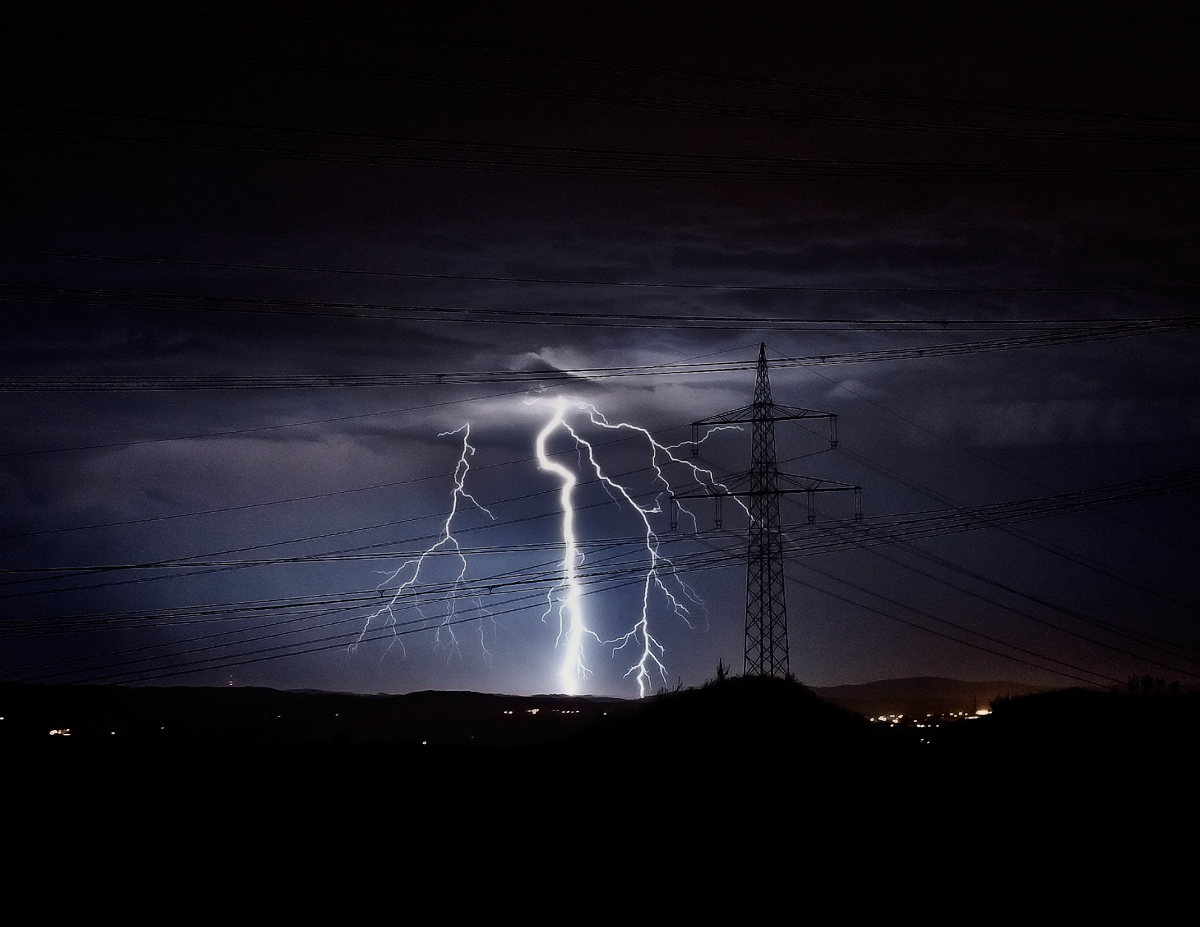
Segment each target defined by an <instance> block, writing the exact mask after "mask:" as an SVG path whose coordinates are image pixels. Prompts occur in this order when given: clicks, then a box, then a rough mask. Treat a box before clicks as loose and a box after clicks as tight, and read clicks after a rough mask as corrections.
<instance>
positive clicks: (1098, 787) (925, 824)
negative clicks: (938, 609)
mask: <svg viewBox="0 0 1200 927" xmlns="http://www.w3.org/2000/svg"><path fill="white" fill-rule="evenodd" d="M1197 701H1198V699H1197V698H1196V697H1195V696H1194V695H1189V694H1176V695H1171V694H1166V693H1163V694H1142V693H1138V694H1130V693H1119V692H1092V691H1087V692H1085V691H1079V690H1066V691H1061V692H1048V693H1042V694H1035V695H1028V696H1020V697H1015V698H1011V699H1007V700H1000V701H997V703H996V709H997V710H995V711H994V712H993V714H992V715H990V716H988V717H985V718H980V719H978V720H972V721H961V722H956V723H953V724H949V725H942V726H941V727H938V728H920V727H915V726H913V727H902V726H901V727H891V726H889V725H888V724H880V723H878V722H876V723H872V722H869V721H867V720H866V719H865V718H864V717H862V716H861V715H858V714H855V713H853V712H851V711H849V710H848V709H845V708H842V707H838V706H836V705H834V704H832V703H830V702H827V701H824V700H822V699H820V698H818V697H817V696H816V695H815V694H814V693H813V692H812V691H811V690H809V689H807V688H805V687H803V686H801V685H798V684H796V683H791V682H787V681H782V680H761V679H745V678H730V679H726V680H723V681H721V682H716V683H710V684H709V685H707V686H704V687H702V688H699V689H695V690H687V691H681V692H676V693H671V694H666V695H662V696H658V697H655V698H652V699H648V700H645V701H642V702H628V701H615V700H601V699H590V698H564V697H556V696H541V697H530V698H526V697H510V696H495V695H479V694H473V693H458V692H425V693H415V694H412V695H405V696H372V697H368V696H351V695H334V694H327V693H287V692H277V691H271V690H261V689H260V690H255V689H186V688H172V689H153V688H138V689H122V688H117V687H96V688H70V687H16V686H5V687H0V702H2V703H3V704H2V705H0V714H2V715H3V719H4V720H3V721H0V729H2V731H3V735H2V740H0V756H2V761H3V770H4V774H3V784H4V787H5V792H4V794H5V795H6V798H7V812H8V813H7V821H8V824H9V828H8V831H7V836H8V845H9V846H10V847H17V848H19V853H18V856H19V857H20V860H19V863H18V866H19V867H21V866H23V867H25V869H24V870H22V871H36V872H43V873H44V872H47V871H49V872H55V873H77V872H80V871H87V872H89V873H93V874H94V875H95V878H96V880H97V881H99V882H102V883H103V885H104V886H105V891H109V890H110V889H109V887H108V886H109V885H110V883H111V885H112V886H113V888H112V889H111V890H113V891H117V892H119V893H122V894H121V895H120V896H121V897H124V893H126V892H127V891H140V888H139V887H140V886H143V885H145V884H146V883H147V882H148V881H154V879H157V878H160V877H165V878H171V879H175V880H182V881H183V883H184V884H186V885H187V886H188V893H189V894H188V897H189V898H192V897H193V896H194V895H195V893H196V892H197V891H199V894H200V895H206V894H208V893H210V892H214V891H215V892H218V893H222V892H225V891H227V889H228V887H229V886H230V885H235V884H236V885H244V884H247V885H251V886H254V888H253V890H254V891H255V892H257V893H258V894H259V896H263V895H265V896H267V897H272V898H274V897H277V895H278V893H279V892H281V891H283V890H284V889H283V888H282V887H281V886H286V893H287V894H286V898H287V904H288V905H290V906H291V907H292V908H293V909H300V910H303V908H304V906H305V904H306V903H305V901H304V899H305V898H307V897H308V892H310V891H312V890H325V891H334V892H335V893H340V892H342V891H348V892H350V893H354V892H356V891H358V890H359V884H358V883H359V882H360V881H365V883H366V884H368V885H370V886H373V887H374V889H376V890H377V889H379V887H380V886H382V887H385V888H386V887H390V886H397V887H408V888H414V887H416V888H420V889H421V890H422V891H423V890H426V889H428V890H431V891H433V890H436V891H437V892H439V893H441V894H442V895H444V896H445V897H446V898H447V900H454V898H455V897H456V896H457V894H459V893H460V892H461V893H465V895H464V897H468V898H469V897H471V896H472V895H473V894H474V893H476V892H477V891H478V890H477V889H475V888H472V887H471V886H472V884H473V882H474V881H475V879H477V878H478V877H479V876H480V875H484V874H490V875H491V876H492V877H495V878H498V879H499V880H500V881H502V882H504V883H506V884H511V885H514V886H515V885H517V884H524V880H533V883H532V884H534V885H544V884H547V883H548V882H551V881H558V880H560V879H562V878H564V877H568V876H569V877H571V878H574V879H583V880H586V882H587V884H588V885H590V886H593V887H594V888H597V889H599V888H603V889H604V890H605V891H606V892H607V891H609V890H610V889H611V886H613V885H614V884H616V885H621V884H624V882H625V881H626V880H629V879H634V880H635V881H637V880H639V879H643V878H648V877H650V876H657V875H659V874H661V873H662V872H664V871H671V872H675V873H676V875H675V876H674V877H673V879H674V880H675V882H676V883H680V880H683V882H682V883H680V884H677V885H676V887H675V888H673V889H672V890H671V891H672V894H671V896H670V897H672V898H677V897H681V896H680V895H679V894H678V893H679V892H681V891H682V892H684V896H685V897H687V898H688V899H690V903H700V904H701V905H703V904H705V903H706V902H705V899H708V898H713V897H719V898H726V899H730V898H736V897H739V896H740V895H741V894H742V893H744V892H745V891H746V890H747V886H750V885H753V884H756V882H757V883H761V881H762V880H763V879H767V880H769V884H771V885H777V886H783V887H790V888H788V889H787V890H788V891H793V890H794V891H800V890H801V889H803V890H804V891H807V892H810V893H814V894H815V895H822V893H827V891H829V890H830V889H829V885H828V884H826V881H825V880H826V879H827V878H834V879H835V880H836V882H837V884H841V885H842V886H843V888H842V889H840V890H839V891H841V893H842V894H841V895H839V897H841V898H842V899H843V900H853V893H852V894H851V895H847V894H845V892H846V891H848V889H846V888H845V885H846V884H850V883H857V882H861V883H862V884H863V885H872V884H875V883H876V882H877V881H878V880H879V879H883V880H885V881H888V882H890V884H892V885H893V886H894V887H895V886H896V884H897V883H898V882H899V881H903V882H904V883H905V885H904V892H909V891H911V890H913V888H912V887H913V886H921V887H922V891H924V887H925V886H927V885H929V884H931V883H930V880H933V883H934V884H936V883H937V882H939V881H940V880H944V879H950V880H953V881H956V882H957V881H962V882H964V883H966V884H974V883H976V882H977V881H978V880H988V881H989V887H988V889H987V892H988V897H989V898H991V899H995V898H997V897H1000V896H1005V897H1008V896H1009V895H1011V893H1012V892H1013V891H1014V890H1016V889H1014V888H1013V887H1014V886H1020V889H1019V891H1018V892H1017V895H1014V896H1012V897H1013V899H1014V900H1019V898H1021V897H1025V895H1026V894H1028V893H1030V892H1034V890H1035V888H1036V890H1037V893H1044V892H1045V891H1053V892H1055V893H1057V895H1058V896H1060V897H1067V896H1070V897H1074V896H1075V895H1076V894H1077V893H1078V892H1079V891H1081V890H1082V889H1080V887H1079V884H1080V883H1078V882H1077V881H1072V880H1071V879H1068V880H1067V881H1063V879H1064V876H1063V871H1064V870H1062V869H1061V867H1060V863H1061V862H1063V861H1064V860H1066V859H1070V860H1071V861H1072V863H1071V865H1072V866H1074V867H1075V868H1076V870H1078V871H1079V872H1084V871H1087V872H1092V871H1096V870H1094V869H1092V868H1090V867H1094V866H1096V865H1097V864H1101V865H1106V866H1115V868H1116V869H1117V870H1118V871H1119V872H1120V873H1121V878H1122V879H1123V880H1124V881H1123V882H1122V883H1121V884H1123V885H1125V886H1126V887H1128V888H1135V889H1136V890H1137V891H1138V892H1141V891H1142V890H1143V886H1145V885H1148V884H1150V883H1149V882H1146V881H1144V880H1146V879H1150V880H1151V881H1154V880H1161V879H1163V878H1165V877H1166V876H1167V874H1168V873H1170V872H1174V870H1173V869H1172V868H1171V867H1173V866H1178V865H1185V860H1186V858H1187V857H1186V856H1181V855H1178V854H1176V853H1173V852H1167V851H1165V849H1164V848H1165V847H1167V846H1169V845H1173V843H1174V842H1175V841H1176V840H1177V838H1178V837H1180V835H1183V836H1184V839H1185V840H1190V839H1191V835H1194V832H1195V825H1196V814H1195V809H1196V807H1197V803H1196V799H1195V798H1194V796H1193V782H1192V780H1193V778H1194V776H1193V770H1194V768H1195V764H1196V761H1195V758H1194V752H1195V751H1194V745H1195V744H1196V743H1197V742H1198V740H1197V734H1198V733H1200V721H1198V718H1200V715H1198V713H1197V708H1198V707H1200V706H1198V705H1197ZM52 730H55V731H63V732H65V731H67V730H69V733H56V734H51V733H50V732H51V731H52ZM1083 859H1087V860H1089V861H1090V862H1088V863H1087V867H1089V868H1085V869H1080V868H1079V867H1081V866H1084V864H1083V862H1082V860H1083ZM284 861H286V863H285V862H284ZM1130 861H1136V864H1137V866H1138V867H1139V868H1138V872H1139V873H1140V874H1139V875H1138V877H1137V880H1136V881H1133V882H1131V881H1130V873H1131V872H1132V871H1133V870H1131V869H1130V868H1129V865H1130ZM331 867H332V868H331ZM147 873H155V874H156V875H155V876H154V877H153V878H151V877H150V876H148V875H147ZM197 873H200V874H202V878H201V882H200V883H195V882H194V878H195V876H196V874H197ZM281 873H285V874H281ZM899 873H903V875H902V876H901V875H899ZM1001 873H1003V874H1004V875H1003V876H1001ZM1072 878H1074V877H1072ZM1170 878H1172V879H1173V878H1174V876H1171V877H1170ZM114 879H115V880H116V881H115V882H114V881H112V880H114ZM281 880H282V881H281ZM913 880H915V881H913ZM1093 881H1094V882H1097V883H1105V884H1107V877H1104V878H1100V877H1096V878H1094V879H1093ZM1114 884H1115V883H1114ZM1093 888H1094V889H1096V890H1099V888H1098V887H1097V886H1096V885H1094V886H1093ZM239 890H240V889H239ZM514 890H515V889H514ZM1091 890H1092V889H1089V891H1091ZM871 891H875V889H872V890H871ZM1104 891H1106V892H1107V891H1108V888H1107V887H1104ZM998 892H999V893H1000V894H999V895H997V893H998ZM197 897H198V896H197ZM222 897H223V896H222ZM530 897H531V898H532V897H533V896H530ZM904 897H915V896H910V895H904ZM1039 897H1048V896H1045V895H1044V894H1039ZM989 903H990V902H989ZM522 904H523V905H528V904H532V901H528V900H527V901H524V902H522Z"/></svg>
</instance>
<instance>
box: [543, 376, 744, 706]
mask: <svg viewBox="0 0 1200 927" xmlns="http://www.w3.org/2000/svg"><path fill="white" fill-rule="evenodd" d="M572 408H573V409H574V410H578V411H581V412H585V413H586V414H587V417H588V420H589V421H590V422H591V424H592V425H594V426H597V427H600V428H604V429H608V430H611V431H621V430H629V431H632V432H635V433H636V434H638V435H641V436H642V437H643V438H644V439H645V440H646V442H647V443H648V444H649V447H650V466H651V467H652V468H653V470H654V480H655V482H656V483H657V484H659V485H660V489H659V491H658V492H657V493H655V495H654V499H653V502H652V503H651V504H642V503H640V502H638V500H637V499H636V498H635V497H634V494H633V492H632V490H630V489H629V487H627V486H626V485H625V484H623V483H621V482H618V481H617V480H616V479H615V478H613V477H611V476H609V475H608V474H607V473H606V472H605V470H604V468H603V467H602V466H601V464H600V461H599V460H598V459H597V457H596V448H595V445H594V444H593V443H592V442H590V441H588V440H587V439H586V438H585V437H583V435H581V434H580V433H579V432H578V431H577V430H576V429H575V428H574V427H573V426H572V425H571V424H570V423H569V422H568V421H567V417H566V416H567V401H566V399H564V398H562V397H560V398H559V399H558V400H557V401H556V402H555V404H554V414H553V416H552V417H551V419H550V421H549V422H547V424H546V426H545V427H544V428H543V429H542V431H541V432H540V433H539V434H538V437H537V442H536V452H537V460H538V466H539V467H540V468H541V469H542V470H546V471H549V472H552V473H554V474H555V475H557V476H558V477H559V479H560V480H561V481H562V490H561V492H560V494H559V500H560V504H561V507H562V512H563V521H562V524H563V544H564V548H565V550H564V555H563V567H562V568H563V580H562V582H561V583H560V584H559V585H558V586H556V587H555V588H554V589H552V590H551V592H550V594H549V596H550V604H549V607H548V609H547V612H546V613H545V614H544V615H543V619H544V618H545V617H546V615H548V614H549V613H550V612H551V611H553V610H554V604H555V601H556V599H555V596H556V594H557V602H558V615H559V638H558V642H559V644H560V646H565V649H566V655H565V658H564V661H563V665H562V669H561V672H560V678H561V680H562V682H563V685H564V687H565V689H566V691H567V692H568V693H570V694H574V693H575V692H576V691H577V690H578V687H579V684H580V682H581V681H582V679H583V677H584V676H586V675H588V669H587V665H586V663H585V660H584V656H583V643H584V640H585V639H586V638H588V637H591V638H593V639H594V640H596V641H598V642H599V643H602V644H604V645H606V646H610V647H611V648H612V653H613V656H615V655H616V654H617V653H618V652H620V651H623V650H625V649H626V648H629V649H630V650H632V651H633V652H635V653H636V655H637V656H636V659H635V661H634V663H633V665H632V666H631V667H630V668H629V670H628V671H627V672H626V673H625V676H626V678H628V677H629V676H633V677H634V678H635V681H636V682H637V686H638V694H639V696H644V695H645V694H646V692H647V690H648V689H649V688H650V686H651V685H652V684H653V680H654V676H655V674H657V675H658V676H659V677H661V679H662V680H663V681H664V682H665V681H666V679H667V667H666V664H665V663H664V662H663V658H664V655H665V652H666V651H665V648H664V647H663V645H662V644H661V643H660V642H659V641H658V640H657V639H656V638H655V636H654V634H653V632H652V630H651V626H650V615H651V607H652V605H651V600H652V597H653V594H654V593H655V592H656V591H657V592H658V593H660V594H661V596H662V597H663V598H664V599H665V600H666V602H667V605H668V607H669V609H670V611H671V612H672V613H673V614H674V615H675V616H676V617H678V618H679V619H681V620H682V621H684V622H685V623H686V624H687V625H688V627H692V626H693V625H692V613H691V611H690V610H689V608H688V605H689V604H691V605H692V606H695V607H699V608H701V609H702V608H703V604H704V603H703V601H702V600H701V599H700V596H699V595H697V594H696V592H695V591H694V590H693V589H692V588H691V587H690V586H688V584H687V583H686V582H684V581H683V580H682V579H681V578H680V577H679V576H678V574H677V573H676V571H675V565H674V564H673V563H672V562H671V560H670V559H669V558H667V557H665V556H664V555H663V554H662V551H661V541H660V538H659V536H658V533H657V532H656V531H655V529H654V526H653V524H652V520H651V519H652V516H656V515H661V514H662V513H663V507H662V500H663V496H664V494H669V493H670V492H671V490H672V486H671V482H670V481H669V480H668V479H667V476H666V474H665V473H664V470H663V468H664V466H666V465H667V464H670V463H676V464H682V465H683V466H684V467H686V468H687V469H688V471H689V472H690V474H691V476H692V479H693V480H695V481H696V482H697V483H700V484H702V485H705V486H708V487H709V488H712V489H718V490H720V491H724V492H727V491H728V490H727V489H726V487H725V486H724V485H722V484H721V483H719V482H718V481H717V480H716V478H715V477H714V475H713V473H712V471H710V470H706V469H704V468H703V467H700V466H697V465H696V464H693V463H692V462H691V461H689V460H685V459H683V458H680V457H677V456H676V455H675V453H674V451H675V450H678V449H679V448H680V447H682V446H683V445H680V444H677V445H664V444H661V443H659V442H658V441H656V440H655V439H654V437H653V435H651V433H650V432H649V431H648V430H646V429H645V428H642V427H640V426H638V425H632V424H629V423H627V422H617V423H612V422H609V421H608V419H607V418H606V417H605V416H604V415H603V414H602V413H601V412H600V411H599V410H598V409H597V408H596V407H595V406H594V405H592V404H591V403H586V402H575V403H573V405H572ZM559 428H562V429H563V430H564V431H566V432H567V433H568V434H569V435H570V436H571V438H572V440H573V441H574V442H575V446H576V448H577V449H580V450H582V451H583V452H584V453H586V457H587V461H588V463H589V464H590V465H591V468H592V470H593V472H594V473H595V475H596V479H598V480H599V481H600V483H601V484H602V485H603V486H604V487H605V490H606V491H607V492H608V493H609V495H610V496H611V497H613V499H614V501H616V500H618V498H619V499H624V500H625V502H626V503H627V504H628V505H629V506H630V507H631V508H632V509H633V511H634V512H636V513H637V515H638V517H639V519H640V520H641V523H642V527H643V529H644V537H643V539H644V543H645V545H646V551H647V556H648V565H647V568H646V574H645V579H644V581H643V584H642V608H641V615H640V616H639V618H638V619H637V621H636V622H635V623H634V625H633V627H632V628H630V629H629V630H628V631H626V632H625V633H624V634H621V635H618V636H617V637H616V638H613V639H610V640H601V639H600V638H599V636H598V635H596V634H595V633H594V632H593V631H591V630H590V629H588V627H587V625H586V623H585V621H584V617H583V610H582V604H581V595H582V593H581V589H580V584H579V579H578V567H579V565H581V564H582V563H583V556H582V554H580V553H579V551H578V542H577V540H576V537H575V516H574V503H573V499H572V494H573V490H574V488H575V486H576V484H577V482H578V478H577V477H576V476H575V474H574V473H572V472H571V471H570V470H568V469H567V468H566V467H564V466H562V465H561V464H559V463H556V462H554V461H552V460H550V459H549V457H548V456H547V453H546V440H547V438H548V437H549V436H550V435H551V434H552V433H553V432H554V431H556V430H558V429H559ZM727 428H733V429H736V428H737V426H735V425H726V426H716V427H714V428H712V429H710V430H709V431H708V432H707V433H706V434H705V435H704V436H703V437H702V438H701V439H700V440H701V441H705V440H707V439H708V438H709V437H710V436H711V435H712V434H713V433H715V432H716V431H721V430H725V429H727ZM687 444H688V445H689V446H690V444H691V442H687ZM740 504H741V503H740V502H739V505H740ZM742 507H743V508H745V506H744V505H743V506H742ZM684 511H685V513H686V514H687V515H688V517H689V518H691V519H692V523H693V526H694V525H695V524H696V519H695V516H694V515H692V514H691V513H690V512H687V511H686V510H684ZM747 514H749V513H747Z"/></svg>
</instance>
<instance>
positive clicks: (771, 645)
mask: <svg viewBox="0 0 1200 927" xmlns="http://www.w3.org/2000/svg"><path fill="white" fill-rule="evenodd" d="M811 418H824V419H827V420H828V421H829V446H830V447H831V448H834V447H837V416H836V415H835V414H833V413H832V412H816V411H814V410H812V409H798V408H793V407H791V406H781V405H776V404H775V402H774V401H773V400H772V398H771V379H770V376H769V375H768V372H767V346H766V343H763V344H760V345H759V350H758V373H757V377H756V379H755V383H754V402H753V404H752V405H749V406H743V407H742V408H740V409H733V410H731V411H729V412H723V413H722V414H720V415H714V416H712V417H711V418H707V419H703V420H701V421H698V422H693V423H692V455H693V456H696V455H698V454H699V443H700V437H699V432H700V429H701V428H703V427H704V426H706V425H725V424H733V423H744V424H749V425H750V426H751V448H750V470H749V471H748V472H747V473H743V474H740V475H738V476H734V477H731V478H729V479H727V480H726V481H725V486H726V491H725V492H724V493H720V492H717V491H714V490H711V489H705V490H702V491H697V492H685V493H677V494H676V495H675V498H676V499H681V498H696V497H697V496H709V495H711V496H715V498H716V501H717V506H718V507H717V512H718V517H717V527H718V528H719V527H720V525H721V521H720V514H719V513H720V501H721V496H722V495H730V496H736V497H741V498H743V499H745V500H746V508H747V510H748V511H749V513H750V526H749V529H748V537H747V543H746V648H745V662H744V664H743V672H744V673H745V674H746V675H749V676H780V677H784V676H788V675H790V674H791V667H790V664H789V656H788V634H787V630H788V629H787V602H786V596H785V592H784V571H783V568H784V543H783V526H782V523H781V521H780V516H779V499H780V496H782V495H785V494H790V493H805V494H806V495H807V496H808V520H809V522H810V523H811V522H813V521H814V520H815V518H816V514H815V509H814V503H813V496H814V494H815V493H818V492H839V491H846V490H853V491H854V502H855V505H854V517H855V518H856V519H859V518H861V517H862V511H861V507H860V502H859V499H860V493H861V492H862V488H861V487H859V486H852V485H849V484H847V483H836V482H833V481H831V480H823V479H818V478H816V477H802V476H793V475H791V474H786V473H780V472H779V469H778V467H777V466H776V462H775V423H776V422H779V421H796V420H799V419H811ZM781 484H782V485H781ZM743 487H744V488H743Z"/></svg>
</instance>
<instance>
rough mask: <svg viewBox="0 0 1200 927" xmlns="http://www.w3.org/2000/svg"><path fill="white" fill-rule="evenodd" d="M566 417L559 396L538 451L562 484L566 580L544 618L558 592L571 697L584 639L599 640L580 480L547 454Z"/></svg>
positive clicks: (542, 464)
mask: <svg viewBox="0 0 1200 927" xmlns="http://www.w3.org/2000/svg"><path fill="white" fill-rule="evenodd" d="M565 415H566V400H565V399H563V398H562V397H559V398H558V400H557V401H556V402H555V403H554V415H553V416H552V417H551V419H550V421H549V422H547V423H546V426H545V427H544V428H543V429H542V430H541V431H540V432H538V436H537V441H536V442H535V449H536V452H537V462H538V467H539V469H542V470H546V471H548V472H550V473H553V474H554V475H555V476H557V477H558V478H559V480H561V481H562V489H561V490H560V491H559V494H558V499H559V504H560V505H561V506H562V513H563V516H562V535H563V547H564V550H563V567H562V568H563V581H562V583H561V584H560V585H559V586H556V587H554V588H552V589H551V590H550V592H549V593H547V598H548V600H549V603H550V604H549V605H548V607H547V609H546V613H545V614H543V615H542V618H543V620H545V618H546V615H548V614H550V612H551V611H553V609H554V599H555V592H556V591H558V592H559V594H558V646H559V647H562V648H564V650H565V651H566V656H565V657H564V659H563V665H562V670H561V672H560V673H559V679H560V681H561V683H562V686H563V691H564V692H565V693H566V694H567V695H575V694H577V693H578V691H579V684H580V682H581V680H582V679H583V677H585V676H587V675H588V668H587V664H586V663H584V659H583V639H584V638H585V637H588V636H591V637H593V638H596V640H599V638H597V637H596V635H595V634H594V633H593V632H591V631H589V630H588V628H587V626H586V625H585V624H584V620H583V606H582V604H581V602H580V599H581V598H582V591H581V589H580V586H579V565H580V564H581V563H582V562H583V556H582V554H580V553H579V546H578V542H577V541H576V540H575V503H574V501H573V499H572V493H573V491H574V489H575V484H576V483H577V482H579V480H578V479H577V478H576V476H575V474H574V473H572V472H571V471H570V470H568V469H567V468H566V467H564V466H563V465H562V464H560V463H556V462H555V461H553V460H551V459H550V458H549V456H548V455H547V454H546V439H547V438H548V437H549V436H550V435H551V434H552V433H553V432H554V431H555V430H556V429H558V428H559V427H560V426H562V427H566V428H567V430H568V431H570V427H569V426H567V424H566V420H565ZM571 434H572V435H574V432H573V431H572V432H571ZM559 590H561V591H559Z"/></svg>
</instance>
